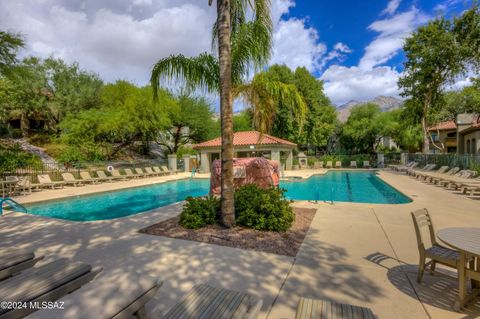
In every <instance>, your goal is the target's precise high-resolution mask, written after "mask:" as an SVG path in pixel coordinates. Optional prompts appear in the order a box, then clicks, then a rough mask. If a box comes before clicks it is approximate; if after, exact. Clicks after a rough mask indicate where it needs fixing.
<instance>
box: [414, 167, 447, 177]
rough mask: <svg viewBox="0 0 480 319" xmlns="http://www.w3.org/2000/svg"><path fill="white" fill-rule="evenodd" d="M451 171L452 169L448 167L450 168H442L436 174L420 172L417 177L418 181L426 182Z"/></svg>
mask: <svg viewBox="0 0 480 319" xmlns="http://www.w3.org/2000/svg"><path fill="white" fill-rule="evenodd" d="M449 169H450V167H448V166H442V167H440V168H439V169H438V170H436V171H434V172H429V171H428V172H418V173H417V175H416V178H417V179H423V180H425V181H429V180H430V179H431V178H432V177H436V176H438V174H444V173H446V172H447V171H448V170H449Z"/></svg>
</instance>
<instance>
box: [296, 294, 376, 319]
mask: <svg viewBox="0 0 480 319" xmlns="http://www.w3.org/2000/svg"><path fill="white" fill-rule="evenodd" d="M347 318H348V319H374V318H375V317H374V316H373V313H372V311H371V310H370V309H368V308H363V307H357V306H352V305H346V304H340V303H335V302H330V301H325V300H316V299H309V298H301V299H300V301H299V302H298V307H297V313H296V315H295V319H347Z"/></svg>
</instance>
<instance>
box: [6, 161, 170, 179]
mask: <svg viewBox="0 0 480 319" xmlns="http://www.w3.org/2000/svg"><path fill="white" fill-rule="evenodd" d="M161 165H167V161H166V160H163V159H156V160H136V161H132V162H129V161H108V162H77V163H73V164H65V165H62V164H58V163H54V162H51V163H43V165H41V166H38V167H37V166H22V167H17V168H16V169H15V171H6V172H0V176H1V178H2V179H3V178H5V176H9V175H15V176H29V177H30V180H31V181H32V182H34V183H36V182H37V181H38V180H37V175H39V174H48V175H50V177H51V178H52V180H58V181H60V180H62V173H72V174H73V175H74V176H75V177H76V178H79V177H80V172H81V171H88V172H90V173H91V174H92V176H95V177H96V176H97V175H96V171H99V170H103V171H106V170H107V168H108V167H109V166H112V167H113V168H114V169H119V170H122V169H125V168H131V169H135V168H137V167H140V168H143V167H147V166H150V167H152V166H161Z"/></svg>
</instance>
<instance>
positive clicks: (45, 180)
mask: <svg viewBox="0 0 480 319" xmlns="http://www.w3.org/2000/svg"><path fill="white" fill-rule="evenodd" d="M37 179H38V182H39V183H40V186H41V187H51V188H52V189H55V187H57V186H60V187H61V188H63V186H64V185H65V182H63V181H59V182H57V181H54V182H53V181H52V180H51V179H50V175H48V174H39V175H37Z"/></svg>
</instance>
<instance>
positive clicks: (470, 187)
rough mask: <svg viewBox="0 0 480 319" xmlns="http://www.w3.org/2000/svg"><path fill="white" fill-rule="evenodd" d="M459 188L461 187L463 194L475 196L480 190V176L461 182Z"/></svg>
mask: <svg viewBox="0 0 480 319" xmlns="http://www.w3.org/2000/svg"><path fill="white" fill-rule="evenodd" d="M458 188H459V189H461V191H462V193H463V194H465V195H470V196H474V195H475V193H477V192H480V177H478V178H475V179H474V180H472V181H471V182H468V183H463V184H460V185H458Z"/></svg>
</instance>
